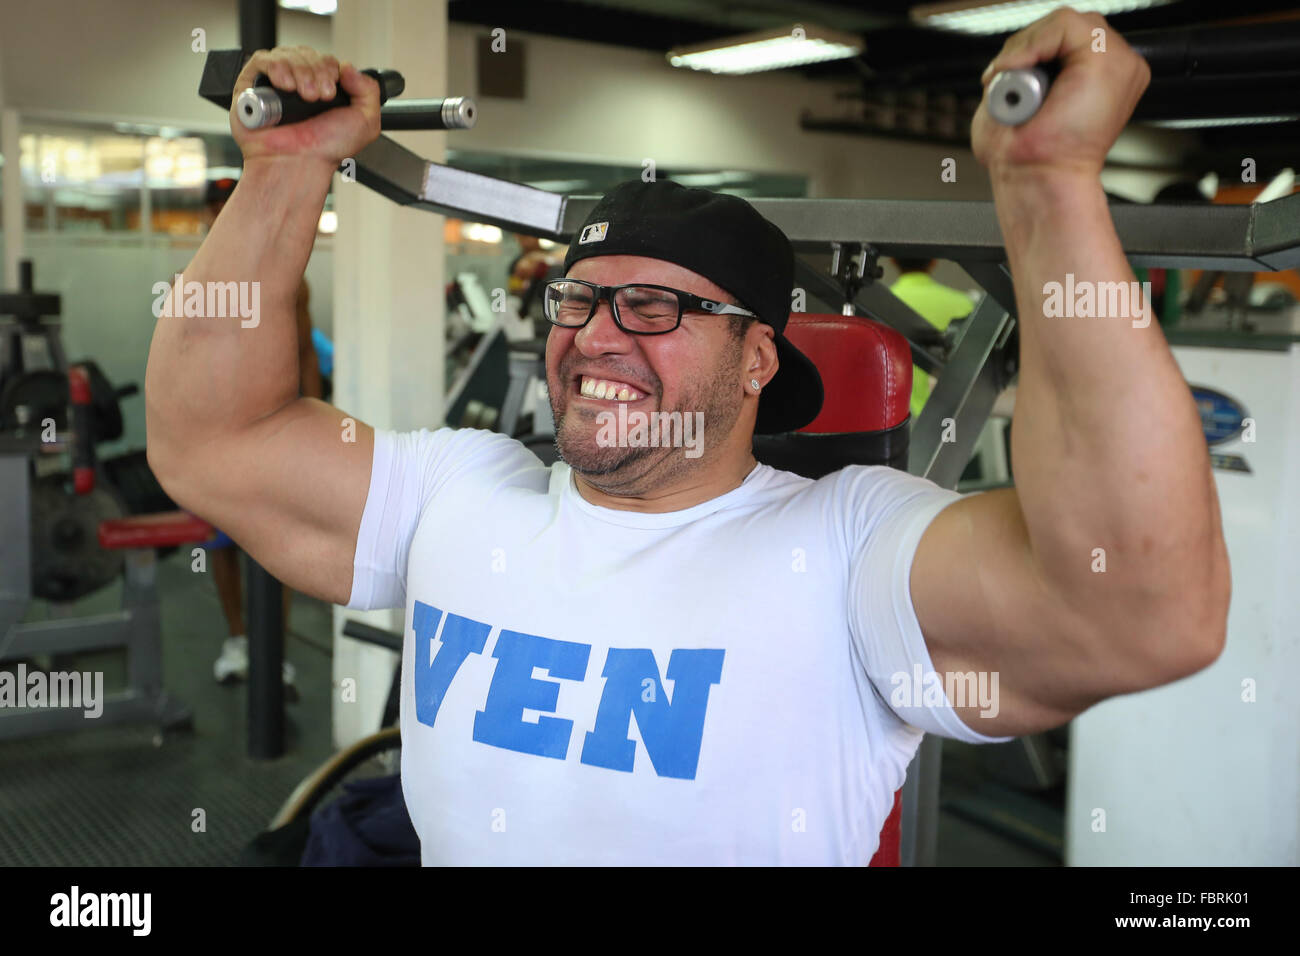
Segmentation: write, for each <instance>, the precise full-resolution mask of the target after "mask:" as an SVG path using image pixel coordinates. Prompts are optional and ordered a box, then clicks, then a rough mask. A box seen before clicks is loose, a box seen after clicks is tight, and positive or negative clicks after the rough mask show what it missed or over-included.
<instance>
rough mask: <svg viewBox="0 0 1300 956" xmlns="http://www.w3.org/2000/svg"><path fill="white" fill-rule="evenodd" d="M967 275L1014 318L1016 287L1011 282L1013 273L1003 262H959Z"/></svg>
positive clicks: (1015, 314) (1016, 313)
mask: <svg viewBox="0 0 1300 956" xmlns="http://www.w3.org/2000/svg"><path fill="white" fill-rule="evenodd" d="M957 265H959V266H961V267H962V268H963V269H965V270H966V274H967V275H968V276H970V277H971V278H972V279H974V280H975V281H976V282H978V283H979V284H980V286H981V287H982V288H983V289H984V291H985V292H986V293H987V294H989V295H991V296H992V297H993V299H994V301H995V302H997V304H998V305H1000V306H1002V308H1004V309H1006V311H1007V313H1008V314H1009V315H1011V316H1012V317H1015V316H1017V315H1018V314H1019V313H1018V312H1017V310H1016V287H1015V285H1014V284H1013V283H1012V281H1011V272H1010V270H1008V269H1007V267H1006V264H1005V263H1002V262H960V261H959V262H958V263H957Z"/></svg>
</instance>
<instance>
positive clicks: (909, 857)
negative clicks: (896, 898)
mask: <svg viewBox="0 0 1300 956" xmlns="http://www.w3.org/2000/svg"><path fill="white" fill-rule="evenodd" d="M942 766H943V738H942V737H936V736H934V735H933V734H926V735H925V736H924V737H923V738H921V746H920V747H919V748H918V749H917V751H916V756H915V757H913V758H912V763H911V765H910V766H909V767H908V768H907V777H906V778H905V779H904V781H903V806H902V813H901V814H900V820H899V834H898V856H899V859H898V862H899V863H900V864H901V865H903V866H934V865H935V863H936V859H935V849H936V846H937V844H938V841H939V771H940V769H941V768H942Z"/></svg>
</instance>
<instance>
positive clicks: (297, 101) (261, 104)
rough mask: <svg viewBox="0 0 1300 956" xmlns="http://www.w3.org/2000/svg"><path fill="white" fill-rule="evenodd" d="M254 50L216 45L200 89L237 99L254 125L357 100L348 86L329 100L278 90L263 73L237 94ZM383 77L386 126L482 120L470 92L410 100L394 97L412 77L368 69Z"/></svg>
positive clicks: (226, 101) (215, 98) (445, 126)
mask: <svg viewBox="0 0 1300 956" xmlns="http://www.w3.org/2000/svg"><path fill="white" fill-rule="evenodd" d="M249 56H251V53H245V52H244V50H243V49H239V50H212V51H210V52H209V53H208V57H207V60H206V61H205V62H204V67H203V77H202V79H201V80H200V81H199V95H200V96H202V97H203V98H204V99H206V100H208V101H210V102H212V103H216V104H217V105H218V106H220V107H221V108H222V109H227V110H228V109H230V106H231V101H232V99H234V101H235V103H236V106H237V114H236V115H238V117H239V121H240V123H242V124H243V125H244V126H245V127H246V128H248V129H263V128H265V127H268V126H276V125H279V124H284V123H299V122H302V121H303V120H305V119H310V118H311V117H313V116H317V115H319V114H320V113H323V112H325V111H326V110H330V109H335V108H336V107H339V106H347V105H348V104H349V103H350V102H351V101H352V100H351V97H350V96H348V94H347V93H346V92H345V91H344V90H339V91H338V94H337V95H336V96H335V97H334V99H332V100H330V101H329V102H320V101H317V102H314V103H308V102H306V101H305V100H303V99H302V98H301V97H299V96H298V95H297V94H296V93H291V92H286V91H282V90H277V89H276V88H275V87H273V86H271V82H270V80H269V79H268V78H267V77H266V76H265V75H264V74H258V76H257V78H256V79H255V80H254V84H253V86H251V87H249V88H247V89H244V90H241V91H240V92H239V95H238V96H237V97H235V96H234V85H235V81H236V80H237V79H238V78H239V73H240V71H241V70H242V69H243V68H244V64H245V63H246V62H248V59H249ZM361 72H362V73H365V74H366V75H368V76H371V77H373V78H374V79H375V80H376V82H378V83H379V97H380V102H381V103H383V104H385V105H384V106H383V108H382V109H381V110H380V111H379V125H380V127H381V128H382V129H387V130H403V129H419V130H431V129H440V130H451V129H470V128H471V127H473V125H474V124H475V123H476V122H477V121H478V107H477V106H476V105H475V103H474V100H473V99H471V98H470V97H468V96H449V97H445V98H442V99H429V100H405V101H403V102H401V103H388V100H389V99H390V98H392V97H395V96H400V95H401V93H402V92H403V90H404V89H405V88H406V81H405V79H403V77H402V74H400V73H398V72H397V71H396V70H375V69H370V70H362V71H361Z"/></svg>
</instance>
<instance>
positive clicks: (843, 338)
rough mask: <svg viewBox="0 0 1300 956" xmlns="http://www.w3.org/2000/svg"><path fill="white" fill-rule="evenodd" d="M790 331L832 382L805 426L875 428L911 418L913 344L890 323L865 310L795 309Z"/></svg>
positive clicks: (821, 430)
mask: <svg viewBox="0 0 1300 956" xmlns="http://www.w3.org/2000/svg"><path fill="white" fill-rule="evenodd" d="M785 337H786V338H788V339H789V340H790V342H791V343H792V344H793V345H794V347H795V348H797V349H798V350H799V351H800V352H802V353H803V354H804V355H806V356H808V358H809V359H811V360H812V363H813V364H814V365H816V366H817V371H818V372H820V373H821V376H822V382H823V384H824V385H825V386H826V399H825V401H824V402H823V403H822V410H821V411H820V412H819V413H818V415H817V417H816V418H815V419H813V420H812V422H810V423H809V424H808V425H805V426H804V427H803V428H801V429H799V431H801V432H808V433H811V434H822V435H824V434H838V433H842V432H874V431H882V430H884V429H886V428H893V427H894V426H896V425H898V424H900V423H901V422H902V421H903V420H904V419H906V418H907V416H908V412H909V406H910V404H911V400H912V350H911V347H910V346H909V345H908V344H907V339H905V338H903V336H902V335H900V334H899V333H898V332H896V331H895V330H893V329H891V328H890V327H889V326H887V325H885V324H884V323H882V322H877V321H875V320H874V319H866V318H862V317H861V316H854V315H835V314H834V313H830V314H824V313H812V312H793V313H791V315H790V321H789V324H787V325H786V327H785Z"/></svg>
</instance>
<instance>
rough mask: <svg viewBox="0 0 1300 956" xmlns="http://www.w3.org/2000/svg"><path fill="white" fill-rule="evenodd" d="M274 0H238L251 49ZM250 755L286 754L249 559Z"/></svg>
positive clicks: (274, 626)
mask: <svg viewBox="0 0 1300 956" xmlns="http://www.w3.org/2000/svg"><path fill="white" fill-rule="evenodd" d="M275 18H276V3H275V0H239V45H240V46H241V47H242V48H243V49H245V50H248V51H249V52H252V51H253V50H269V49H271V48H272V47H274V46H275V43H276V32H275V30H276V24H275ZM247 585H248V586H247V588H246V589H245V590H246V591H247V605H246V607H245V613H246V615H247V621H246V625H247V627H248V753H249V756H251V757H254V758H257V759H262V760H271V759H274V758H276V757H279V756H281V755H282V754H283V753H284V749H285V748H284V676H283V671H284V619H283V617H282V611H283V603H284V588H283V586H282V585H281V584H280V582H279V581H277V580H276V579H275V578H274V577H272V576H271V573H270V572H269V571H267V570H266V569H265V568H263V567H262V566H261V565H260V564H258V563H257V562H256V561H254V560H253V559H252V558H251V557H250V558H249V559H248V573H247Z"/></svg>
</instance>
